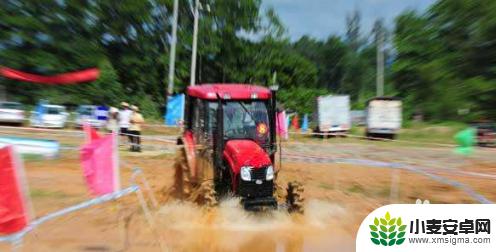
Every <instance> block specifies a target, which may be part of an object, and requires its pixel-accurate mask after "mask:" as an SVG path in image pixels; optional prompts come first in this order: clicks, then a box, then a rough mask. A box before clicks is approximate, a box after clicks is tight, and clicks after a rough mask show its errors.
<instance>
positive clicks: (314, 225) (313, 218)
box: [158, 199, 354, 252]
mask: <svg viewBox="0 0 496 252" xmlns="http://www.w3.org/2000/svg"><path fill="white" fill-rule="evenodd" d="M345 215H346V213H345V210H344V209H342V208H341V207H339V206H336V205H333V204H330V203H327V202H323V201H317V200H313V201H309V202H307V206H306V208H305V214H304V215H303V216H302V215H289V214H287V213H286V212H284V211H282V210H280V211H272V212H269V213H250V212H246V211H244V210H243V209H242V207H241V206H240V204H239V200H237V199H228V200H224V201H222V202H221V203H220V206H219V207H218V208H216V209H213V210H210V211H206V210H205V209H202V208H199V207H198V206H196V205H193V204H188V203H179V202H172V203H168V204H167V205H164V206H163V207H162V208H161V210H160V211H159V216H158V217H159V218H158V224H159V229H160V232H161V233H162V234H163V235H164V236H163V237H164V240H165V242H166V244H167V246H168V247H169V248H170V249H171V250H172V251H240V252H241V251H250V252H257V251H264V252H265V251H278V252H279V251H291V252H292V251H339V252H345V251H354V237H351V236H350V235H349V234H345V233H343V231H342V230H343V228H342V227H340V226H337V225H338V223H343V222H342V221H339V219H340V218H343V217H344V216H345ZM338 230H339V231H338Z"/></svg>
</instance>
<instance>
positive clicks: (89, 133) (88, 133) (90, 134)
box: [83, 123, 100, 143]
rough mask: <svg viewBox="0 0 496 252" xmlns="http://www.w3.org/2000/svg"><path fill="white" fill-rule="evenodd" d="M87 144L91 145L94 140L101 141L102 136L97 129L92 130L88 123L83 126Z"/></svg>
mask: <svg viewBox="0 0 496 252" xmlns="http://www.w3.org/2000/svg"><path fill="white" fill-rule="evenodd" d="M83 131H84V133H85V140H86V143H91V142H93V141H94V140H97V139H100V135H99V134H98V131H96V129H94V128H92V127H91V126H90V125H89V124H88V123H84V124H83Z"/></svg>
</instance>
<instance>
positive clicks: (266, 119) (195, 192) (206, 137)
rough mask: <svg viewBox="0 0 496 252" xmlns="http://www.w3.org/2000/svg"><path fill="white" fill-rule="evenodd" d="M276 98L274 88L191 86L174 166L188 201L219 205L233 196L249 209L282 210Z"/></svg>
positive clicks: (238, 85)
mask: <svg viewBox="0 0 496 252" xmlns="http://www.w3.org/2000/svg"><path fill="white" fill-rule="evenodd" d="M275 99H276V93H275V90H270V89H268V88H265V87H260V86H253V85H245V84H204V85H197V86H191V87H188V88H187V90H186V106H185V122H184V132H183V135H182V137H181V138H180V139H179V143H180V144H182V145H183V146H184V148H182V149H181V151H180V153H179V155H178V157H177V160H176V165H175V168H176V175H175V187H176V190H178V191H179V194H180V195H182V198H183V199H184V198H186V199H190V200H193V201H196V202H202V203H204V204H207V205H215V204H216V202H217V199H218V198H220V197H222V196H226V195H234V196H239V197H241V198H242V203H243V205H244V207H245V208H246V209H260V208H267V207H268V208H277V205H278V203H277V200H276V197H275V190H276V185H275V183H274V180H275V177H276V171H275V169H274V165H273V164H274V158H275V153H276V151H277V147H276V146H277V145H276V134H275V133H276V132H275V129H276V125H275V118H276V116H275V114H276V110H275V104H276V100H275ZM293 198H294V197H293Z"/></svg>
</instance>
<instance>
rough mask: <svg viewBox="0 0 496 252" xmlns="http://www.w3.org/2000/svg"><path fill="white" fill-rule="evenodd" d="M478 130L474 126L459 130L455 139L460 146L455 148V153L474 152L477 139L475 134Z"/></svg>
mask: <svg viewBox="0 0 496 252" xmlns="http://www.w3.org/2000/svg"><path fill="white" fill-rule="evenodd" d="M475 133H476V130H475V129H474V128H466V129H464V130H462V131H459V132H458V133H456V135H455V141H456V143H457V144H458V147H456V149H455V153H457V154H461V155H470V154H472V153H473V152H474V144H475V141H476V136H475Z"/></svg>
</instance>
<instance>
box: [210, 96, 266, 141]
mask: <svg viewBox="0 0 496 252" xmlns="http://www.w3.org/2000/svg"><path fill="white" fill-rule="evenodd" d="M210 106H211V109H213V110H211V113H212V116H209V118H211V119H214V118H215V116H214V114H213V112H214V111H215V110H216V109H217V108H216V107H217V104H216V103H210ZM223 110H224V115H223V118H224V137H225V138H226V139H253V140H255V141H256V142H258V143H259V144H261V145H264V144H267V143H269V139H270V134H269V130H270V129H269V117H268V113H267V105H266V103H265V102H263V101H228V102H226V103H225V104H224V107H223ZM209 123H210V124H212V123H213V124H215V122H213V121H210V122H209Z"/></svg>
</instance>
